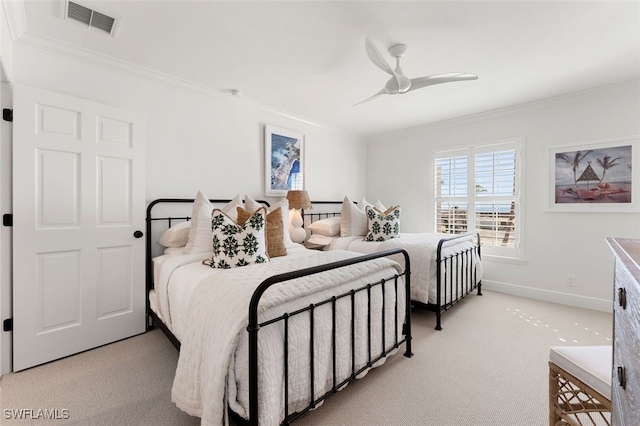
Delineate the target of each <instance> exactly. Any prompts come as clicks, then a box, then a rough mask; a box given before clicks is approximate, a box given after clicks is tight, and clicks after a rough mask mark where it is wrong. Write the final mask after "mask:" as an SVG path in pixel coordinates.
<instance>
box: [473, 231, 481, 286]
mask: <svg viewBox="0 0 640 426" xmlns="http://www.w3.org/2000/svg"><path fill="white" fill-rule="evenodd" d="M476 235H477V236H478V244H477V245H478V259H476V262H480V261H481V260H482V253H480V249H481V245H480V233H479V232H477V233H476ZM473 271H474V274H473V282H474V283H475V282H476V274H477V273H478V268H473ZM477 294H478V296H482V280H480V281H478V293H477Z"/></svg>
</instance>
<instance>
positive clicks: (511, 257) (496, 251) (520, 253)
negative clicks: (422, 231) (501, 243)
mask: <svg viewBox="0 0 640 426" xmlns="http://www.w3.org/2000/svg"><path fill="white" fill-rule="evenodd" d="M523 145H524V138H517V139H509V140H505V141H499V142H495V143H491V144H486V145H476V146H469V147H464V148H457V149H453V150H446V151H444V150H443V151H435V152H433V153H432V161H431V179H430V181H431V185H433V187H432V191H431V194H432V205H433V209H432V211H431V215H432V220H431V223H432V226H433V227H434V231H435V232H438V230H436V229H435V223H436V220H437V217H436V211H435V206H436V203H437V202H438V201H444V202H446V201H450V202H459V203H465V204H467V205H468V213H467V232H475V229H476V223H475V221H476V215H475V204H476V202H486V201H489V202H491V201H497V202H500V201H506V200H508V201H511V200H513V201H514V202H515V217H514V222H515V224H516V226H515V232H514V234H515V247H493V246H488V245H483V246H482V257H483V259H486V260H496V261H503V262H508V263H519V264H521V263H524V262H525V260H524V259H525V257H524V244H523V239H522V236H523V233H522V228H523V225H522V224H523V223H524V200H523V196H522V194H523V193H524V179H522V176H523V175H524V169H523V164H524V159H523ZM505 149H515V161H516V170H515V191H514V192H515V193H514V195H513V196H508V197H501V196H495V197H477V195H476V180H475V173H476V170H475V159H476V154H481V153H486V152H496V151H502V150H505ZM459 155H466V156H467V158H468V171H467V173H468V174H467V186H468V188H467V195H466V196H463V197H461V196H454V197H447V196H445V197H439V198H437V197H436V189H437V188H436V187H435V178H436V175H435V173H436V160H437V159H438V158H447V157H453V156H459Z"/></svg>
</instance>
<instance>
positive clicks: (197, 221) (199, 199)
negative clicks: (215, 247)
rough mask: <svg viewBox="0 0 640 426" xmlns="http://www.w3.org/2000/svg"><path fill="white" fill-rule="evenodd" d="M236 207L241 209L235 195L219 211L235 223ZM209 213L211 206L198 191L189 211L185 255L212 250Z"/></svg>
mask: <svg viewBox="0 0 640 426" xmlns="http://www.w3.org/2000/svg"><path fill="white" fill-rule="evenodd" d="M238 206H240V207H242V199H241V198H240V195H237V196H236V197H235V198H234V199H233V200H231V201H230V202H229V203H228V204H227V205H226V206H224V207H223V208H222V209H221V210H222V211H223V212H224V213H225V214H226V215H227V216H229V218H231V219H232V220H234V221H235V220H237V219H238V212H237V211H236V207H238ZM211 212H213V205H212V204H211V203H210V202H209V199H208V198H207V197H205V195H204V194H203V193H202V192H201V191H198V194H197V195H196V198H195V200H194V201H193V209H192V210H191V227H190V228H189V241H188V242H187V245H186V247H185V249H184V252H185V254H189V253H202V252H209V251H211V250H212V248H211V247H212V246H211V241H212V238H213V233H212V232H211Z"/></svg>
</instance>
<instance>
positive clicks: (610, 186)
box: [547, 136, 640, 212]
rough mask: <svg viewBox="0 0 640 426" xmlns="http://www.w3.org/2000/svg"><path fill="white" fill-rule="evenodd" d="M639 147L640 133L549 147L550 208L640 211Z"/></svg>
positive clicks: (558, 209)
mask: <svg viewBox="0 0 640 426" xmlns="http://www.w3.org/2000/svg"><path fill="white" fill-rule="evenodd" d="M639 150H640V136H635V137H628V138H617V139H608V140H601V141H594V142H589V143H580V144H575V145H568V146H562V147H553V148H550V149H549V150H548V155H547V156H548V164H549V185H548V187H549V197H548V200H549V210H551V211H558V212H563V211H566V212H636V211H640V210H639V208H638V206H639V204H640V203H639V202H640V200H639V198H640V182H639V181H638V171H634V169H633V167H632V166H633V165H634V163H635V165H636V168H638V156H639V155H640V153H639V152H638V151H639Z"/></svg>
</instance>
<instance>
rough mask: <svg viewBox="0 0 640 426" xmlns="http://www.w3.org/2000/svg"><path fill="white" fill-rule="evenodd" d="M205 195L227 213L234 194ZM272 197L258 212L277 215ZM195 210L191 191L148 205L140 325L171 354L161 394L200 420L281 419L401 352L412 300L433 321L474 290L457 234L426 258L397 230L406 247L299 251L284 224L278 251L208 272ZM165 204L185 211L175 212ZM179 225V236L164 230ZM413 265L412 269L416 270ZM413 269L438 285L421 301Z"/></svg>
mask: <svg viewBox="0 0 640 426" xmlns="http://www.w3.org/2000/svg"><path fill="white" fill-rule="evenodd" d="M204 201H206V203H208V204H209V208H213V207H214V206H215V207H220V208H221V209H222V211H226V212H233V209H234V208H235V207H236V206H239V205H242V203H241V201H239V199H238V198H236V199H234V200H206V199H205V200H204ZM245 201H246V202H248V201H249V200H245ZM250 201H251V202H252V203H256V202H255V201H253V200H250ZM281 203H282V202H279V203H277V204H276V205H275V206H273V207H269V211H273V210H276V209H277V208H278V207H282V208H281V210H282V211H285V210H288V209H287V206H286V205H283V204H281ZM285 203H286V200H285ZM245 204H246V203H245ZM264 204H267V203H264ZM202 205H203V200H202V196H201V194H198V197H196V199H195V200H194V199H159V200H155V201H153V202H151V203H150V204H149V206H148V208H147V233H146V236H147V261H146V262H147V264H146V268H147V269H146V272H147V289H148V292H149V299H148V313H149V317H150V321H152V322H153V323H155V324H157V325H158V326H159V327H160V328H161V329H162V330H163V331H164V332H165V334H167V336H168V337H169V339H170V340H171V341H172V342H173V343H174V345H175V346H176V347H177V348H179V349H180V358H179V361H178V366H177V370H176V377H175V379H174V386H173V389H172V400H173V401H174V402H175V403H176V405H177V406H178V407H179V408H181V409H182V410H184V411H185V412H187V413H189V414H191V415H194V416H198V417H200V418H201V419H202V424H203V425H210V424H211V425H213V424H222V423H228V421H229V417H231V418H232V419H233V420H234V422H235V423H236V424H261V425H277V424H288V423H290V422H291V421H293V420H295V419H296V418H298V417H299V416H300V415H302V414H304V413H305V412H307V411H309V410H311V409H315V408H316V407H318V406H319V405H321V404H322V403H323V402H324V400H325V399H326V398H327V397H328V396H330V395H331V394H333V393H335V392H337V391H339V390H340V389H342V388H343V387H344V386H346V385H347V384H348V383H349V382H350V381H352V380H354V379H356V378H361V377H362V376H364V375H365V374H366V373H367V372H368V371H369V370H370V369H371V368H374V367H377V366H380V365H382V364H383V363H384V362H385V360H386V358H387V357H388V356H390V355H392V354H394V353H396V352H398V350H399V349H400V347H401V345H403V344H404V345H405V350H404V355H405V356H406V357H411V355H412V353H411V339H412V338H411V309H410V306H411V305H412V304H413V305H416V304H421V305H423V306H429V307H437V310H436V313H437V328H440V313H441V312H442V311H444V310H445V309H446V308H447V307H449V306H452V305H453V304H454V303H456V302H457V301H458V300H460V299H461V298H462V297H464V295H465V294H469V292H470V291H471V289H473V288H478V290H479V279H480V275H481V270H480V271H478V268H479V265H480V261H479V255H480V252H479V241H478V243H477V244H476V243H469V241H470V239H469V238H468V236H467V237H466V239H463V240H464V242H463V243H460V241H462V240H460V241H456V242H455V243H451V242H450V241H444V240H443V239H441V238H438V239H437V240H434V241H433V242H430V243H429V246H432V245H433V244H436V247H435V250H436V251H437V255H436V254H435V252H434V254H431V253H428V250H427V249H424V250H423V248H420V247H418V246H420V245H421V244H422V245H424V241H422V237H420V238H419V239H418V240H416V242H415V245H416V247H411V246H412V244H409V243H408V242H409V237H404V235H403V236H402V237H401V238H404V239H406V242H405V243H406V244H407V245H408V247H409V248H407V249H405V248H404V247H391V246H390V245H389V244H387V245H385V244H377V245H376V247H375V250H371V253H368V254H362V253H356V252H355V251H353V250H351V249H350V250H342V249H338V246H337V245H335V244H334V246H333V247H332V248H333V250H326V251H325V250H323V251H319V250H309V249H306V248H304V247H302V246H300V245H298V244H294V243H292V242H291V241H290V240H288V239H287V237H288V228H287V226H285V227H284V229H283V230H282V231H279V232H283V238H284V243H285V245H286V255H284V256H277V257H273V258H271V259H270V260H269V262H267V263H264V264H255V265H250V266H246V267H236V268H230V269H219V268H212V267H210V266H207V265H206V263H207V261H209V260H210V259H211V253H210V252H207V251H206V250H205V249H204V248H203V247H204V246H203V244H205V245H206V244H209V246H210V245H211V234H210V233H209V234H207V233H206V228H207V226H208V227H209V228H210V226H211V225H210V220H209V223H208V224H207V222H206V218H207V210H206V209H204V208H202ZM176 206H178V207H181V208H182V211H184V210H185V209H184V206H187V208H189V207H191V206H193V207H192V208H191V209H190V212H189V213H190V214H189V213H187V214H186V215H183V214H178V215H175V214H174V213H172V212H175V211H176V209H175V207H176ZM198 206H200V207H198ZM253 207H255V206H253ZM253 207H251V208H252V209H253ZM177 210H181V209H180V208H179V209H177ZM158 211H159V212H158ZM203 212H204V213H203ZM210 212H211V210H208V214H209V218H210V217H211V216H210V214H211V213H210ZM287 215H288V213H287V214H284V217H283V222H284V223H285V224H287V223H288V218H287V217H286V216H287ZM198 218H199V220H198ZM189 219H192V220H191V222H190V223H185V221H188V220H189ZM203 219H205V220H203ZM196 221H198V223H196ZM178 228H181V231H180V235H182V237H181V238H177V237H176V235H178V233H176V232H173V233H172V231H173V230H175V229H178ZM185 229H187V230H188V231H189V238H188V239H187V240H186V241H185V238H184V235H185ZM159 235H162V237H161V238H160V239H159V237H158V236H159ZM401 238H398V240H400V239H401ZM158 240H160V241H161V242H162V245H163V246H164V247H160V245H159V244H158V243H157V242H158ZM456 240H457V239H456ZM454 241H455V240H454ZM181 244H185V246H181ZM198 244H200V248H201V250H198V249H197V246H198ZM390 244H391V243H390ZM172 246H173V247H172ZM187 247H188V248H190V249H189V250H186V248H187ZM346 248H347V249H349V247H346ZM162 250H164V252H163V251H162ZM209 250H210V249H209ZM425 250H426V251H425ZM412 252H413V254H412ZM423 255H424V256H426V257H422V256H423ZM410 259H411V261H410ZM427 259H430V260H427ZM412 262H413V264H416V263H417V264H418V265H420V266H419V267H418V270H419V271H421V272H419V273H418V274H415V272H414V270H412V267H413V265H412ZM425 264H428V266H427V267H426V268H425ZM416 275H417V276H418V279H419V280H418V283H420V282H425V283H426V282H427V281H431V282H434V283H437V288H435V289H434V291H429V290H428V289H427V290H426V292H425V298H424V299H421V300H418V299H414V296H415V294H416V290H415V289H414V287H415V286H413V285H412V282H414V277H415V276H416ZM447 277H448V278H447ZM465 282H468V283H473V285H472V284H464V283H465ZM432 287H433V286H432ZM429 293H434V294H435V296H433V297H432V298H431V299H429ZM434 298H435V299H434ZM422 300H424V301H422ZM430 300H432V301H430Z"/></svg>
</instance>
